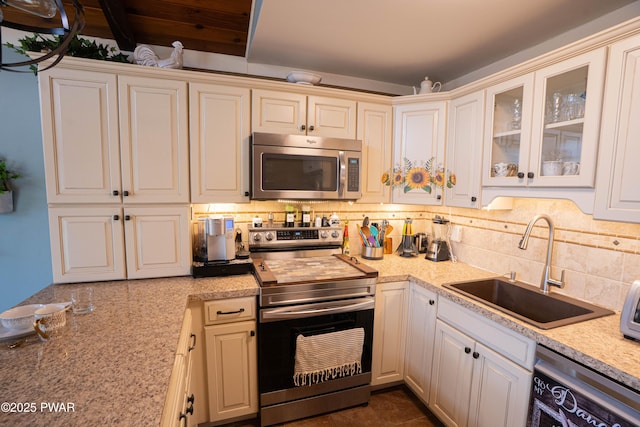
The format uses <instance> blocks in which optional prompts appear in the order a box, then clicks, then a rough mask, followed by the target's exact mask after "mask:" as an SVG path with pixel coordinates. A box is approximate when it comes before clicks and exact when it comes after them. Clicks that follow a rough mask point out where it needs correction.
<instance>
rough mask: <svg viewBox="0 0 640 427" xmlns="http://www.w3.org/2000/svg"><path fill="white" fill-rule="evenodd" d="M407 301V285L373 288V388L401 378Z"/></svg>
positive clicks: (405, 283) (387, 285) (394, 284)
mask: <svg viewBox="0 0 640 427" xmlns="http://www.w3.org/2000/svg"><path fill="white" fill-rule="evenodd" d="M408 301H409V282H393V283H380V284H378V285H377V286H376V303H375V314H374V318H373V354H372V360H371V385H373V386H377V385H381V384H388V383H392V382H396V381H402V380H403V379H404V349H405V337H406V333H407V305H408Z"/></svg>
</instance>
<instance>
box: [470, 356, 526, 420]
mask: <svg viewBox="0 0 640 427" xmlns="http://www.w3.org/2000/svg"><path fill="white" fill-rule="evenodd" d="M473 358H474V367H473V381H472V384H473V385H472V387H471V404H470V405H469V423H468V425H469V426H470V427H471V426H478V427H482V426H524V425H525V423H526V421H527V409H528V403H529V391H530V384H531V376H532V373H531V372H529V371H527V370H526V369H524V368H521V367H520V366H518V365H516V364H515V363H513V362H511V361H510V360H508V359H506V358H504V357H503V356H501V355H499V354H498V353H496V352H494V351H493V350H490V349H489V348H488V347H485V346H483V345H482V344H479V343H478V344H476V348H475V351H474V352H473Z"/></svg>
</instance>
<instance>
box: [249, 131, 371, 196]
mask: <svg viewBox="0 0 640 427" xmlns="http://www.w3.org/2000/svg"><path fill="white" fill-rule="evenodd" d="M251 152H252V155H251V159H252V165H251V174H252V178H251V186H252V191H251V198H252V199H256V200H274V199H298V200H300V199H303V200H304V199H314V200H326V199H328V200H334V199H339V200H356V199H359V198H360V197H361V196H362V191H361V188H360V172H361V171H360V167H361V163H362V142H361V141H357V140H349V139H339V138H321V137H315V136H305V135H281V134H270V133H260V132H255V133H254V134H253V138H252V141H251Z"/></svg>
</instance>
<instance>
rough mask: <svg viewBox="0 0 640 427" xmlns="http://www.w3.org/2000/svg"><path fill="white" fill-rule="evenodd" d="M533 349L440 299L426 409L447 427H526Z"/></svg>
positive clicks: (531, 344) (522, 339) (529, 342)
mask: <svg viewBox="0 0 640 427" xmlns="http://www.w3.org/2000/svg"><path fill="white" fill-rule="evenodd" d="M535 345H536V344H535V342H534V341H532V340H530V339H528V338H525V337H523V336H520V335H518V334H516V333H514V332H513V331H511V330H509V329H507V328H504V327H502V326H500V325H498V324H496V323H493V322H492V321H490V320H488V319H486V318H484V317H482V316H480V315H478V314H476V313H473V312H471V311H469V310H467V309H465V308H463V307H461V306H458V305H457V304H455V303H453V302H451V301H449V300H445V299H440V301H439V302H438V320H437V321H436V337H435V347H434V358H433V369H432V372H433V378H432V380H431V389H430V394H429V408H430V409H431V410H432V411H433V413H434V414H436V415H437V416H438V418H440V419H441V420H442V421H443V422H444V423H445V424H446V425H448V426H494V425H503V426H524V425H525V423H526V420H527V408H528V404H529V390H530V387H531V381H532V370H533V363H534V354H535Z"/></svg>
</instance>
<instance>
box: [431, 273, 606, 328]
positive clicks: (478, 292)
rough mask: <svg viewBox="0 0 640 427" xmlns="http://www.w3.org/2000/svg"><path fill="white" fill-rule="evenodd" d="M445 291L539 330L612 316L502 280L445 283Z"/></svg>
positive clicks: (582, 304)
mask: <svg viewBox="0 0 640 427" xmlns="http://www.w3.org/2000/svg"><path fill="white" fill-rule="evenodd" d="M443 286H444V287H445V288H447V289H451V290H453V291H455V292H459V293H461V294H463V295H466V296H468V297H469V298H473V299H475V300H477V301H480V302H483V303H485V304H487V305H489V306H491V307H493V308H495V309H497V310H500V311H503V312H505V313H507V314H510V315H511V316H513V317H516V318H518V319H520V320H522V321H524V322H527V323H529V324H531V325H533V326H536V327H538V328H540V329H552V328H557V327H558V326H565V325H571V324H574V323H578V322H582V321H584V320H590V319H595V318H598V317H602V316H608V315H610V314H613V311H611V310H608V309H606V308H603V307H598V306H597V305H593V304H589V303H587V302H584V301H580V300H577V299H573V298H571V297H567V296H565V295H560V294H553V293H552V294H549V295H544V294H542V293H541V292H540V290H539V289H537V288H534V287H532V286H529V285H525V284H522V283H520V282H510V281H508V280H505V279H502V278H491V279H483V280H473V281H468V282H456V283H447V284H444V285H443Z"/></svg>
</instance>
